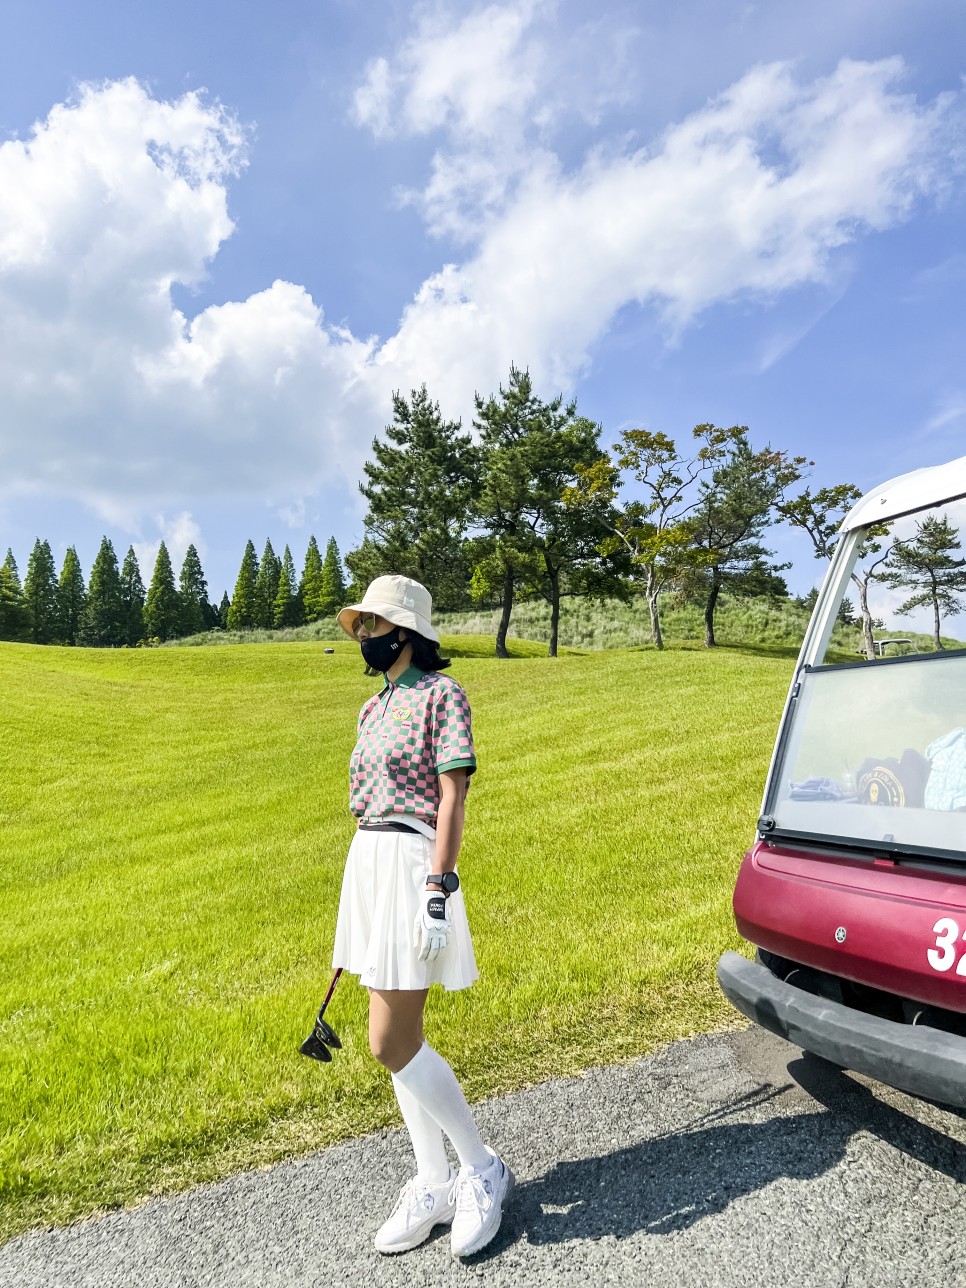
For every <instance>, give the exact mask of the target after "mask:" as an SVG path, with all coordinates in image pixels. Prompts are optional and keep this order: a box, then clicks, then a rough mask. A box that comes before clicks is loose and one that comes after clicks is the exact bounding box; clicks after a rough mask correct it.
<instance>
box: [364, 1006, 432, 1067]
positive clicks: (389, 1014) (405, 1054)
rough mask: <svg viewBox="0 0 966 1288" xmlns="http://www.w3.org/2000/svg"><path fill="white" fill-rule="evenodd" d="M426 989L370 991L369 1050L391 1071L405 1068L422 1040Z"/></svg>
mask: <svg viewBox="0 0 966 1288" xmlns="http://www.w3.org/2000/svg"><path fill="white" fill-rule="evenodd" d="M426 991H427V990H423V989H420V990H418V991H412V992H388V991H381V990H376V989H371V990H370V993H369V1050H370V1051H371V1052H372V1054H373V1055H374V1056H375V1058H376V1059H377V1060H378V1061H379V1063H380V1064H381V1065H383V1066H384V1067H385V1068H387V1069H389V1070H390V1071H391V1072H392V1073H398V1072H399V1070H400V1069H404V1068H405V1067H406V1065H407V1064H408V1063H409V1061H410V1060H411V1059H412V1058H413V1056H414V1055H415V1054H416V1052H417V1051H418V1050H419V1048H420V1047H421V1046H422V1044H423V1006H424V1004H425V1001H426Z"/></svg>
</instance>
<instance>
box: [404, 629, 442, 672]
mask: <svg viewBox="0 0 966 1288" xmlns="http://www.w3.org/2000/svg"><path fill="white" fill-rule="evenodd" d="M403 630H404V631H405V632H406V643H407V644H411V645H412V646H413V657H412V665H413V666H415V667H417V668H418V669H419V670H420V671H444V670H445V669H446V667H448V666H449V665H450V659H449V658H448V657H440V653H439V645H438V644H434V643H433V641H432V640H428V639H427V638H426V636H425V635H419V634H417V632H416V631H411V630H410V629H409V627H408V626H404V627H403Z"/></svg>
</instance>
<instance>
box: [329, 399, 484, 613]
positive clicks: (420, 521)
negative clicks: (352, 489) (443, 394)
mask: <svg viewBox="0 0 966 1288" xmlns="http://www.w3.org/2000/svg"><path fill="white" fill-rule="evenodd" d="M392 408H393V423H392V424H391V425H387V426H386V429H385V436H384V437H383V438H382V439H379V438H377V439H375V440H374V441H373V444H372V452H373V459H372V460H370V461H367V462H366V465H365V473H366V482H365V483H360V485H359V490H360V491H361V492H362V494H363V496H364V497H365V498H366V500H367V501H368V503H369V512H368V514H367V515H366V518H365V530H364V539H363V542H362V545H361V546H360V547H359V548H358V549H356V550H352V551H350V552H349V554H347V555H346V560H345V562H346V566H347V567H348V569H349V571H350V573H351V574H352V580H353V583H354V585H355V586H357V587H362V586H365V585H366V584H367V583H368V582H369V581H371V580H372V578H373V577H377V576H379V575H380V574H382V573H389V572H396V573H403V574H405V575H407V576H410V577H414V578H415V579H416V580H417V581H421V582H422V583H423V585H425V586H428V587H429V589H430V590H431V592H432V595H433V602H434V604H435V606H436V607H437V608H461V607H463V605H464V604H465V603H467V602H468V587H469V580H470V570H469V569H468V568H467V566H466V561H465V559H464V558H463V535H464V533H465V532H466V529H467V526H468V524H469V522H470V519H471V515H472V511H473V505H474V501H475V499H476V497H477V495H478V493H479V487H480V453H479V450H478V449H477V448H476V447H475V445H474V443H473V440H472V437H471V436H470V435H469V434H464V433H462V432H461V426H460V423H459V422H458V421H448V420H444V419H443V417H442V415H441V413H440V409H439V404H438V403H435V402H433V401H432V399H431V398H430V396H429V394H428V392H427V390H426V386H425V385H423V386H422V387H421V388H419V389H414V390H413V391H412V394H411V397H410V398H409V400H408V401H407V400H406V399H405V398H404V397H403V396H402V395H401V394H399V393H396V394H394V395H393V400H392Z"/></svg>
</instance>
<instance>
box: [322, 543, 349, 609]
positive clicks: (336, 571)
mask: <svg viewBox="0 0 966 1288" xmlns="http://www.w3.org/2000/svg"><path fill="white" fill-rule="evenodd" d="M345 602H346V591H345V577H344V576H343V575H342V561H341V560H340V558H339V547H338V546H337V545H336V543H335V537H329V544H328V545H327V546H326V548H325V560H324V562H323V564H322V576H321V584H320V589H319V600H318V603H319V610H320V612H319V616H320V617H332V616H334V614H335V613H337V612H338V611H339V609H340V608H342V607H343V605H344V604H345Z"/></svg>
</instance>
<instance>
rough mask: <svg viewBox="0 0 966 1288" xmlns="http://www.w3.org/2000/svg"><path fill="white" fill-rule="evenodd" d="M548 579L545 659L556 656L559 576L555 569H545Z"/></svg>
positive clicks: (558, 625)
mask: <svg viewBox="0 0 966 1288" xmlns="http://www.w3.org/2000/svg"><path fill="white" fill-rule="evenodd" d="M547 574H548V576H549V578H550V644H549V646H548V648H547V657H556V656H557V637H558V636H559V634H560V574H559V572H557V571H556V569H550V568H548V569H547Z"/></svg>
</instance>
